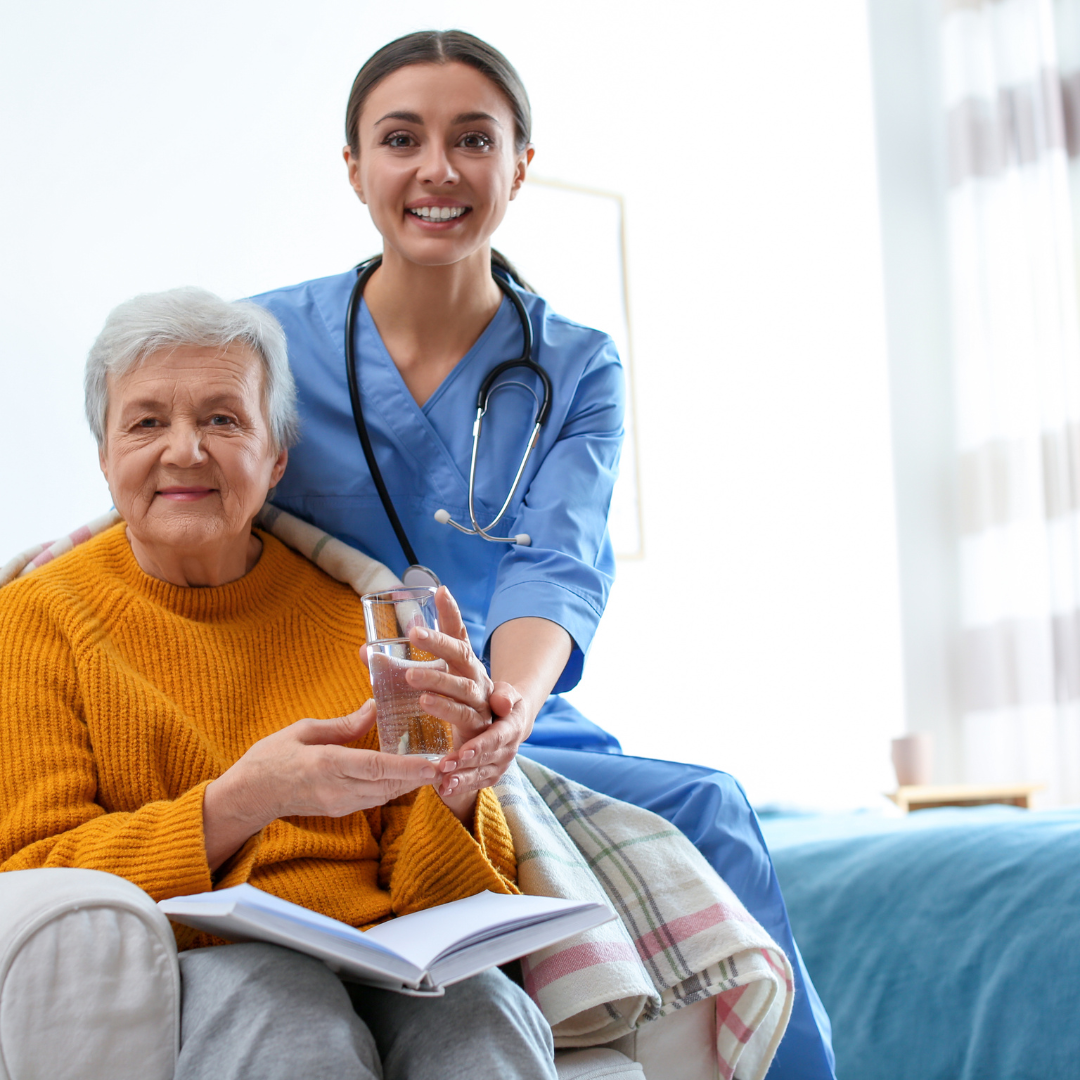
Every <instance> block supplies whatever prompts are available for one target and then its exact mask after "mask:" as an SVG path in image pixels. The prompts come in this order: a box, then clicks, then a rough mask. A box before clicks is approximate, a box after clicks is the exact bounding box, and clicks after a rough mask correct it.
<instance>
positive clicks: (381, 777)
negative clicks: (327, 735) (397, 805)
mask: <svg viewBox="0 0 1080 1080" xmlns="http://www.w3.org/2000/svg"><path fill="white" fill-rule="evenodd" d="M335 764H336V766H337V768H338V769H339V770H340V772H341V775H342V776H344V777H347V778H348V779H350V780H359V781H363V782H364V783H366V784H372V783H385V784H386V785H387V786H388V787H393V786H394V785H396V784H398V783H405V784H406V785H407V786H406V787H405V788H404V790H405V791H411V790H412V789H413V788H414V787H419V786H420V785H421V784H426V783H427V782H428V781H430V780H432V779H434V777H435V766H434V765H432V763H431V762H430V761H428V760H427V758H422V757H420V756H419V755H417V754H384V753H383V752H382V751H381V750H353V749H350V748H349V747H345V746H343V747H341V748H340V749H339V750H338V751H337V753H336V755H335Z"/></svg>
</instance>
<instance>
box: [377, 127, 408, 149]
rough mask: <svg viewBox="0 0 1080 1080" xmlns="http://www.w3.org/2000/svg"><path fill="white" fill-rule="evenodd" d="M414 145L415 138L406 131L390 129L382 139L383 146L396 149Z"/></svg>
mask: <svg viewBox="0 0 1080 1080" xmlns="http://www.w3.org/2000/svg"><path fill="white" fill-rule="evenodd" d="M414 145H415V140H414V139H413V137H412V136H411V135H410V134H409V133H408V132H407V131H392V132H391V133H390V134H389V135H387V136H386V138H385V139H383V146H389V147H392V148H394V149H398V150H401V149H404V148H405V147H408V146H414Z"/></svg>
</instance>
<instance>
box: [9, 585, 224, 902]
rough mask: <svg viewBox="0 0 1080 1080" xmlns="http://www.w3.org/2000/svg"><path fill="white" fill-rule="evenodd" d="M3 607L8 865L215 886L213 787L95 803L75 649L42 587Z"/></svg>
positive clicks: (161, 886) (150, 887)
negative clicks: (117, 803)
mask: <svg viewBox="0 0 1080 1080" xmlns="http://www.w3.org/2000/svg"><path fill="white" fill-rule="evenodd" d="M4 601H5V602H4V603H3V604H0V761H3V762H4V768H3V769H2V770H0V871H5V870H31V869H36V868H38V867H43V866H71V867H82V868H85V869H90V870H104V871H106V872H108V873H111V874H117V875H119V876H120V877H124V878H127V879H128V880H129V881H131V882H133V883H134V884H136V885H138V886H139V887H140V888H142V889H144V890H146V892H148V893H149V894H150V895H151V896H152V897H153V898H154V899H155V900H160V899H164V898H165V897H169V896H179V895H184V894H187V893H196V892H203V891H205V890H208V889H210V888H211V879H210V868H209V866H208V864H207V861H206V845H205V841H204V837H203V821H202V805H203V793H204V791H205V789H206V783H201V784H198V785H196V786H195V787H193V788H191V789H190V790H189V791H187V792H185V793H184V794H182V795H181V796H180V797H179V798H176V799H172V800H159V801H148V802H146V803H145V804H144V805H142V806H140V807H139V808H138V809H136V810H133V811H131V812H111V813H110V812H108V811H106V809H105V808H104V807H102V806H101V805H100V804H99V803H98V802H97V797H98V779H97V767H96V763H95V760H94V748H93V746H92V744H91V740H90V735H89V731H88V729H87V726H86V724H85V722H84V721H83V716H82V710H83V702H82V696H81V693H80V687H79V680H78V675H77V671H76V665H75V661H74V657H73V655H72V651H71V646H70V643H69V641H68V640H67V639H66V637H65V635H64V633H63V632H62V630H61V629H60V627H59V626H58V625H57V624H56V622H55V621H54V620H53V619H52V618H51V617H50V614H49V610H48V607H49V605H48V603H47V602H46V600H45V599H44V598H42V597H40V596H39V594H38V592H37V590H35V589H26V590H18V592H14V590H13V594H9V595H8V596H5V597H4Z"/></svg>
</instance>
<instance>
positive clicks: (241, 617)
mask: <svg viewBox="0 0 1080 1080" xmlns="http://www.w3.org/2000/svg"><path fill="white" fill-rule="evenodd" d="M254 531H255V533H256V535H257V536H258V537H259V539H260V540H261V541H262V545H263V548H262V554H261V555H260V556H259V561H258V562H257V563H256V564H255V565H254V566H253V567H252V568H251V570H249V571H248V572H247V573H246V574H245V575H244V576H243V577H242V578H237V579H236V581H230V582H229V583H228V584H227V585H207V586H192V587H186V586H182V585H172V584H170V583H169V582H167V581H160V580H158V578H155V577H151V576H150V575H149V574H147V573H146V572H145V571H144V570H143V569H142V567H141V566H139V563H138V561H137V560H136V558H135V553H134V552H133V551H132V550H131V544H130V543H129V541H128V538H127V527H126V526H125V524H124V523H123V522H120V524H119V525H116V526H115V527H114V528H112V529H109V530H108V532H106V533H104V534H103V535H102V540H103V541H105V543H103V545H102V546H103V548H105V551H107V552H108V558H109V562H110V563H111V564H112V569H113V570H114V571H115V572H116V573H117V575H118V576H119V577H120V578H121V579H123V581H124V582H126V584H128V585H129V586H130V587H131V588H132V589H133V590H134V591H135V592H137V593H138V594H139V595H140V596H143V597H145V598H146V599H147V600H150V601H151V602H152V603H154V604H157V605H158V606H160V607H163V608H165V609H166V610H167V611H171V612H173V613H175V614H176V615H179V616H181V617H182V618H185V619H194V620H196V621H197V622H235V621H240V622H244V621H247V620H249V619H267V618H272V617H273V616H275V615H277V614H280V613H281V612H282V611H284V610H286V609H288V608H289V607H291V606H292V604H293V603H294V601H295V599H296V596H295V594H296V592H297V590H298V589H299V587H300V585H301V575H300V574H299V573H298V569H299V567H298V565H297V560H300V562H304V561H305V560H304V559H303V556H301V555H297V554H295V553H294V552H292V551H291V550H290V549H289V548H287V547H286V546H285V545H284V544H282V543H281V541H279V540H277V539H275V538H274V537H273V536H271V535H270V534H269V533H266V532H263V531H262V530H261V529H256V530H254ZM105 551H103V554H105Z"/></svg>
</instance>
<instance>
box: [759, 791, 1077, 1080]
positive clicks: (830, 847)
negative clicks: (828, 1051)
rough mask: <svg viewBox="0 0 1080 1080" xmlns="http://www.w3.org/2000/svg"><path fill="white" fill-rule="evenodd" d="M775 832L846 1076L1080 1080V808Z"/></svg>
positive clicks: (778, 820) (798, 821) (786, 885)
mask: <svg viewBox="0 0 1080 1080" xmlns="http://www.w3.org/2000/svg"><path fill="white" fill-rule="evenodd" d="M761 824H762V829H763V832H764V834H765V837H766V840H767V842H768V844H769V847H770V850H771V851H772V855H773V861H774V864H775V867H776V872H777V875H778V877H779V880H780V886H781V888H782V890H783V894H784V898H785V901H786V903H787V907H788V912H789V915H790V918H791V925H792V929H793V931H794V935H795V938H796V940H797V941H798V942H799V947H800V949H801V951H802V954H803V958H804V960H805V962H806V967H807V970H808V971H809V973H810V976H811V978H812V979H813V980H814V983H815V985H816V987H817V989H818V992H819V993H820V995H821V998H822V1001H823V1003H824V1005H825V1008H826V1009H827V1011H828V1014H829V1016H830V1018H831V1020H832V1026H833V1047H834V1050H835V1053H836V1073H837V1076H838V1077H839V1078H840V1080H900V1078H904V1080H910V1078H916V1080H1028V1078H1030V1080H1057V1078H1066V1077H1080V1016H1078V1006H1080V810H1060V811H1024V810H1017V809H1014V808H1011V807H1004V806H988V807H978V808H973V809H943V810H923V811H919V812H917V813H913V814H909V815H907V816H906V817H899V818H897V817H889V816H886V815H884V814H880V813H878V814H875V813H861V814H842V815H820V816H812V815H807V816H787V815H782V814H781V815H770V814H764V815H762V820H761Z"/></svg>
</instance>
